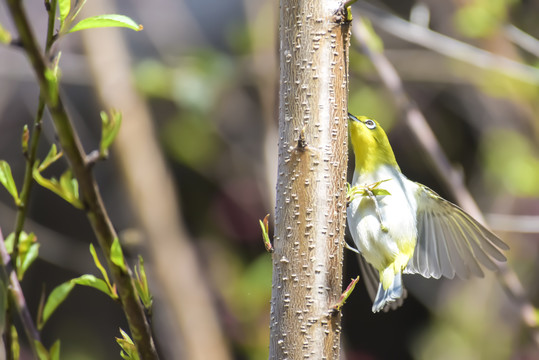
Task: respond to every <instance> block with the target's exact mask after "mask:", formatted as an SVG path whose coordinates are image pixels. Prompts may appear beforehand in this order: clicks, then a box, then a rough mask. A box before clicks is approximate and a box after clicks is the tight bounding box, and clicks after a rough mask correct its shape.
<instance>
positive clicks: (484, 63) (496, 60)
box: [357, 1, 539, 84]
mask: <svg viewBox="0 0 539 360" xmlns="http://www.w3.org/2000/svg"><path fill="white" fill-rule="evenodd" d="M357 6H358V7H359V8H360V9H361V13H362V14H364V15H365V16H367V17H368V18H369V19H371V20H372V21H373V23H375V24H376V25H377V26H378V27H380V28H382V29H384V31H387V32H389V33H390V34H392V35H394V36H396V37H399V38H401V39H403V40H405V41H408V42H411V43H414V44H417V45H420V46H423V47H426V48H429V49H431V50H433V51H436V52H438V53H440V54H443V55H445V56H447V57H450V58H453V59H457V60H460V61H464V62H466V63H469V64H472V65H474V66H477V67H479V68H482V69H487V70H493V71H499V72H501V73H503V74H505V75H507V76H510V77H513V78H515V79H518V80H520V81H524V82H527V83H532V84H539V69H537V68H535V67H533V66H529V65H525V64H522V63H519V62H517V61H514V60H511V59H508V58H506V57H503V56H499V55H496V54H493V53H491V52H488V51H486V50H483V49H480V48H478V47H475V46H472V45H470V44H466V43H464V42H462V41H458V40H455V39H453V38H451V37H448V36H445V35H442V34H440V33H437V32H435V31H432V30H429V29H427V28H425V27H423V26H419V25H416V24H413V23H411V22H408V21H406V20H403V19H401V18H399V17H397V16H395V15H392V14H390V13H388V12H385V11H384V10H382V9H380V8H378V7H376V6H374V5H372V4H369V3H367V2H365V1H358V2H357Z"/></svg>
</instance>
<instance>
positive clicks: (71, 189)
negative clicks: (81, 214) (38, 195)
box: [60, 169, 82, 207]
mask: <svg viewBox="0 0 539 360" xmlns="http://www.w3.org/2000/svg"><path fill="white" fill-rule="evenodd" d="M60 187H61V188H62V190H63V193H64V195H65V197H66V200H68V201H69V202H70V203H72V204H73V203H76V202H80V201H79V183H78V182H77V179H75V178H74V177H73V173H72V172H71V169H68V170H66V171H65V172H64V173H63V174H62V176H60ZM81 207H82V204H81Z"/></svg>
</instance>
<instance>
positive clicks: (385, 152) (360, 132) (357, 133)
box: [348, 114, 399, 173]
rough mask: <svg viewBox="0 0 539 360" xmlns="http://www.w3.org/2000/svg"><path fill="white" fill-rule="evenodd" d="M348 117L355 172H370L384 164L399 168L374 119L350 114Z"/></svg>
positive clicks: (385, 136) (382, 130)
mask: <svg viewBox="0 0 539 360" xmlns="http://www.w3.org/2000/svg"><path fill="white" fill-rule="evenodd" d="M348 119H349V129H350V140H351V142H352V148H353V149H354V154H355V159H356V168H355V171H356V172H358V173H370V172H373V171H376V169H377V168H378V167H379V166H380V165H384V164H386V165H391V166H394V167H396V168H397V169H398V168H399V166H398V165H397V161H396V160H395V155H394V154H393V150H392V149H391V145H390V144H389V140H388V139H387V135H386V133H385V131H384V129H382V127H381V126H380V124H378V122H377V121H376V120H374V119H371V118H369V117H366V116H357V117H356V116H354V115H352V114H348Z"/></svg>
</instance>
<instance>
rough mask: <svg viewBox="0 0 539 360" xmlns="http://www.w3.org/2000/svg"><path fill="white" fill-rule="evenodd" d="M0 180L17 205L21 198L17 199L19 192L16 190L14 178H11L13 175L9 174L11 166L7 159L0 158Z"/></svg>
mask: <svg viewBox="0 0 539 360" xmlns="http://www.w3.org/2000/svg"><path fill="white" fill-rule="evenodd" d="M0 182H1V183H2V185H4V187H5V188H6V190H7V191H8V192H9V193H10V194H11V196H12V197H13V199H14V200H15V204H17V205H19V204H20V202H21V200H20V199H19V193H18V191H17V186H16V185H15V180H13V175H12V174H11V167H10V166H9V164H8V163H7V161H4V160H0Z"/></svg>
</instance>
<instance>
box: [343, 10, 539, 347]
mask: <svg viewBox="0 0 539 360" xmlns="http://www.w3.org/2000/svg"><path fill="white" fill-rule="evenodd" d="M366 31H367V30H366V29H365V25H364V23H363V22H362V21H361V20H360V21H358V22H357V26H354V28H353V35H354V39H355V41H356V42H357V43H358V45H359V46H360V48H361V51H362V52H363V53H364V54H365V55H366V56H367V57H368V58H369V59H370V61H371V62H372V64H373V65H374V67H375V68H376V70H377V72H378V74H379V76H380V78H381V80H382V82H383V83H384V85H385V86H386V88H387V89H388V90H389V91H390V92H391V95H392V98H393V101H394V102H395V104H396V106H397V107H398V108H400V109H401V111H403V112H404V119H405V123H406V125H407V126H408V128H409V129H410V130H411V131H412V134H413V135H414V136H415V139H416V141H417V143H418V144H419V145H420V146H421V147H422V148H423V149H424V150H425V153H426V154H427V156H428V158H429V160H430V163H431V165H432V166H433V168H434V169H435V171H436V173H437V175H438V178H439V179H440V180H441V181H442V182H443V183H444V184H445V185H446V187H447V189H448V190H449V191H450V192H451V194H452V196H453V197H454V198H455V199H456V201H457V203H458V204H459V205H460V206H462V208H463V209H465V210H466V211H467V212H468V213H470V215H472V216H473V217H474V218H476V219H477V220H478V221H479V222H482V223H484V222H485V221H484V217H483V215H482V213H481V211H480V210H479V207H478V206H477V204H476V203H475V201H474V200H473V197H472V195H471V194H470V192H469V191H468V189H467V188H466V186H465V184H464V181H463V179H462V176H461V175H460V174H459V173H458V172H457V171H456V170H455V169H454V168H453V167H452V166H451V163H450V162H449V160H448V158H447V156H446V155H445V153H444V152H443V150H442V148H441V146H440V144H439V143H438V141H437V140H436V137H435V135H434V133H433V132H432V130H431V128H430V126H429V124H428V122H427V120H426V119H425V117H424V116H423V114H422V113H421V111H420V110H419V108H418V107H417V106H416V105H415V104H414V103H413V102H412V101H411V100H410V99H409V98H408V96H407V95H406V92H405V90H404V87H403V84H402V81H401V79H400V77H399V75H398V73H397V71H396V70H395V68H394V67H393V65H391V63H390V62H389V60H388V59H387V58H386V57H385V55H384V54H383V53H381V52H377V51H375V50H373V49H371V48H370V47H369V45H368V44H369V42H368V37H367V36H368V35H367V33H366ZM403 36H404V35H403ZM499 268H500V271H499V272H498V273H497V275H498V277H499V279H500V281H501V284H502V286H503V287H504V289H505V290H506V292H507V293H508V295H509V296H510V297H511V298H512V299H515V301H516V303H517V305H518V306H519V311H520V315H521V318H522V321H523V322H524V323H525V324H526V325H527V326H528V327H529V330H530V332H531V334H532V336H533V340H534V342H535V344H536V345H537V346H539V329H538V323H537V317H536V316H535V313H534V308H533V305H532V304H531V303H530V301H529V299H528V297H527V295H526V291H525V290H524V287H523V286H522V284H521V282H520V280H519V279H518V277H517V276H516V274H515V273H514V271H513V270H512V269H511V268H509V267H508V266H507V264H506V263H499Z"/></svg>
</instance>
